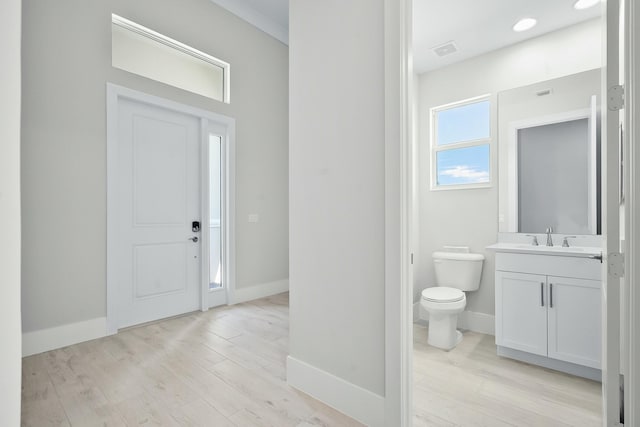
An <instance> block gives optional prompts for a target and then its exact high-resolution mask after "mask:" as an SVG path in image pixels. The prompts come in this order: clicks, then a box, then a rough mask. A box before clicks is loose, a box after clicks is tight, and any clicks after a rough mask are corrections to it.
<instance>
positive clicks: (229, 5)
mask: <svg viewBox="0 0 640 427" xmlns="http://www.w3.org/2000/svg"><path fill="white" fill-rule="evenodd" d="M211 1H212V2H214V3H215V4H217V5H218V6H220V7H222V8H223V9H226V10H228V11H229V12H231V13H233V14H234V15H236V16H237V17H238V18H240V19H242V20H244V21H246V22H248V23H249V24H251V25H253V26H254V27H256V28H257V29H259V30H261V31H264V32H265V33H267V34H269V35H270V36H271V37H273V38H275V39H276V40H279V41H281V42H282V43H284V44H286V45H288V44H289V28H288V26H287V27H284V26H282V25H280V24H279V23H277V22H276V21H275V20H274V19H271V18H269V17H268V16H266V15H265V14H263V13H262V12H259V11H258V10H256V9H254V8H253V7H251V6H249V4H247V3H246V2H244V1H238V0H211Z"/></svg>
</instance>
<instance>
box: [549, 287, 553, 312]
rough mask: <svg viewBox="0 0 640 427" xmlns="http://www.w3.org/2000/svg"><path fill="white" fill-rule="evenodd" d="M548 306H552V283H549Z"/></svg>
mask: <svg viewBox="0 0 640 427" xmlns="http://www.w3.org/2000/svg"><path fill="white" fill-rule="evenodd" d="M549 308H553V283H549Z"/></svg>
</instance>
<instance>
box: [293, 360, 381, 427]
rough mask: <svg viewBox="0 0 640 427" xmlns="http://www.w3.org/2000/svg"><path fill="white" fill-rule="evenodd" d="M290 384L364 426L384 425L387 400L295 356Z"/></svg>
mask: <svg viewBox="0 0 640 427" xmlns="http://www.w3.org/2000/svg"><path fill="white" fill-rule="evenodd" d="M287 383H289V385H290V386H292V387H294V388H297V389H298V390H300V391H302V392H304V393H307V394H308V395H310V396H313V397H315V398H316V399H318V400H320V401H322V402H324V403H326V404H327V405H329V406H331V407H333V408H335V409H337V410H338V411H340V412H342V413H344V414H346V415H348V416H350V417H352V418H354V419H356V420H357V421H360V422H361V423H363V424H366V425H368V426H383V425H384V405H385V400H384V397H382V396H379V395H377V394H375V393H372V392H370V391H369V390H365V389H363V388H361V387H359V386H357V385H355V384H352V383H350V382H347V381H345V380H343V379H342V378H338V377H336V376H335V375H332V374H330V373H328V372H325V371H323V370H321V369H318V368H316V367H314V366H311V365H309V364H308V363H305V362H303V361H301V360H298V359H296V358H294V357H291V356H288V357H287Z"/></svg>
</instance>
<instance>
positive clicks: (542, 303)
mask: <svg viewBox="0 0 640 427" xmlns="http://www.w3.org/2000/svg"><path fill="white" fill-rule="evenodd" d="M540 307H544V282H540Z"/></svg>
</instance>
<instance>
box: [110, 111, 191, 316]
mask: <svg viewBox="0 0 640 427" xmlns="http://www.w3.org/2000/svg"><path fill="white" fill-rule="evenodd" d="M200 132H201V131H200V120H199V119H198V118H196V117H193V116H190V115H186V114H182V113H178V112H174V111H170V110H166V109H163V108H161V107H156V106H152V105H149V104H145V103H142V102H137V101H133V100H128V99H121V100H119V102H118V168H119V169H118V179H117V204H118V215H117V231H116V233H117V239H116V242H117V245H118V248H117V249H118V250H117V253H118V255H117V256H118V257H119V258H118V261H119V262H118V265H119V268H118V302H119V304H118V305H119V307H118V311H119V313H118V314H119V315H118V327H120V328H121V327H126V326H131V325H135V324H139V323H143V322H148V321H152V320H157V319H161V318H164V317H168V316H174V315H177V314H182V313H186V312H190V311H194V310H197V309H198V308H200V295H201V292H200V243H199V242H197V243H196V242H194V241H192V240H188V239H189V238H192V237H194V236H199V233H193V232H192V231H191V222H192V221H195V220H198V221H199V220H200V159H199V150H200Z"/></svg>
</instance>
